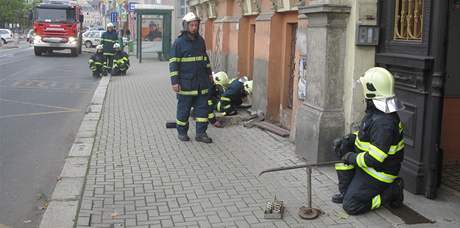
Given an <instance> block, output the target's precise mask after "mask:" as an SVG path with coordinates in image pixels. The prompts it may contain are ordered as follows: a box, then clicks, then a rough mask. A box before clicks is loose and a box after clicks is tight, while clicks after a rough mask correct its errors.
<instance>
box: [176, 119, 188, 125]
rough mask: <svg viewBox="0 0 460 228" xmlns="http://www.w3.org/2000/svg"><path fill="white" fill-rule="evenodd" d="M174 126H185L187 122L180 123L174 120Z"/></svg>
mask: <svg viewBox="0 0 460 228" xmlns="http://www.w3.org/2000/svg"><path fill="white" fill-rule="evenodd" d="M176 124H177V125H179V126H187V124H188V123H187V122H182V121H180V120H176Z"/></svg>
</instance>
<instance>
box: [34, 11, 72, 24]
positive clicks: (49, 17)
mask: <svg viewBox="0 0 460 228" xmlns="http://www.w3.org/2000/svg"><path fill="white" fill-rule="evenodd" d="M35 19H36V21H39V22H75V10H74V9H65V8H60V9H53V8H37V9H36V11H35Z"/></svg>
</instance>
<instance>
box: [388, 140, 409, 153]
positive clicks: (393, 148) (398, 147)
mask: <svg viewBox="0 0 460 228" xmlns="http://www.w3.org/2000/svg"><path fill="white" fill-rule="evenodd" d="M404 147H405V144H404V139H401V141H399V143H398V145H393V146H391V147H390V150H389V151H388V154H390V155H395V154H396V153H397V152H398V151H400V150H402V149H404Z"/></svg>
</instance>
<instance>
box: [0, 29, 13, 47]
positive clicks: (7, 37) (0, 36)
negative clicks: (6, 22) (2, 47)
mask: <svg viewBox="0 0 460 228" xmlns="http://www.w3.org/2000/svg"><path fill="white" fill-rule="evenodd" d="M0 41H1V42H2V43H3V44H7V43H9V42H13V41H14V39H13V32H12V31H11V30H9V29H0Z"/></svg>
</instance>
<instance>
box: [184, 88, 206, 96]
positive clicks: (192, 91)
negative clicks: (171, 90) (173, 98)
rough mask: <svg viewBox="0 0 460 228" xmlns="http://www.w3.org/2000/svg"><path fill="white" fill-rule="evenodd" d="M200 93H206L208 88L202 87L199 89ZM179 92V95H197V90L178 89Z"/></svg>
mask: <svg viewBox="0 0 460 228" xmlns="http://www.w3.org/2000/svg"><path fill="white" fill-rule="evenodd" d="M200 92H201V94H207V93H208V89H203V90H201V91H200ZM179 94H180V95H189V96H196V95H198V90H190V91H183V90H181V91H179Z"/></svg>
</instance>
